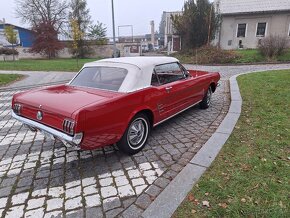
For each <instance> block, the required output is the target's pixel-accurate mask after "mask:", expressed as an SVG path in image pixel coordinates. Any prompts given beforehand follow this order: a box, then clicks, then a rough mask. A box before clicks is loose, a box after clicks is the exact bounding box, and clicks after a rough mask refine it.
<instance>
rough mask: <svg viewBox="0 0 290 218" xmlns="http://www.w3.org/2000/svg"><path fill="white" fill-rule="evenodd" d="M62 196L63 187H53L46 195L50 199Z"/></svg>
mask: <svg viewBox="0 0 290 218" xmlns="http://www.w3.org/2000/svg"><path fill="white" fill-rule="evenodd" d="M63 194H64V189H63V187H54V188H49V190H48V195H49V196H51V197H55V198H58V197H61V196H62V195H63Z"/></svg>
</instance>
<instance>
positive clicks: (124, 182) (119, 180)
mask: <svg viewBox="0 0 290 218" xmlns="http://www.w3.org/2000/svg"><path fill="white" fill-rule="evenodd" d="M115 182H116V185H117V186H123V185H127V184H129V181H128V179H127V177H126V176H119V177H116V178H115Z"/></svg>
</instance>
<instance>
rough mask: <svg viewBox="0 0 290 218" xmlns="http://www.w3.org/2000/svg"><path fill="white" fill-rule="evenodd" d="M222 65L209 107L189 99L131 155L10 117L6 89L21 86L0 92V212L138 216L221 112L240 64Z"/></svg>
mask: <svg viewBox="0 0 290 218" xmlns="http://www.w3.org/2000/svg"><path fill="white" fill-rule="evenodd" d="M187 67H190V68H195V67H196V66H187ZM287 67H288V68H290V65H289V66H284V68H287ZM212 69H213V70H211V69H208V70H210V71H214V69H215V68H212ZM240 70H241V69H240ZM255 70H256V69H255ZM257 70H259V69H257ZM260 70H263V69H260ZM244 71H245V72H246V71H249V70H248V69H245V70H244ZM221 73H222V76H223V79H222V82H221V86H220V87H219V88H218V90H217V92H216V93H215V94H214V95H213V102H212V106H211V107H210V108H209V109H207V110H201V109H199V108H198V107H193V108H191V109H189V110H187V111H185V112H183V113H182V114H180V115H178V116H176V117H175V118H172V119H171V120H169V121H167V122H165V123H163V124H161V125H159V126H157V127H156V128H154V130H153V131H152V134H151V137H150V138H149V140H148V143H147V146H146V147H145V149H144V150H143V151H142V152H140V153H138V154H136V155H134V156H126V155H124V154H122V153H121V152H119V151H118V149H117V148H116V147H114V146H108V147H105V148H103V149H98V150H94V151H82V152H78V151H74V150H71V149H67V148H65V147H64V146H63V145H62V144H61V143H60V142H58V141H51V140H49V139H45V138H44V137H43V136H42V135H41V134H39V133H33V132H31V131H29V130H28V129H27V128H25V127H24V126H23V125H21V124H20V123H19V122H17V121H16V120H14V119H12V118H11V115H10V104H11V97H12V95H13V94H15V93H16V92H18V91H20V90H17V91H2V92H0V99H1V101H0V129H1V130H0V160H1V161H0V215H2V217H13V218H14V217H53V216H59V217H104V216H105V217H115V216H117V215H118V216H123V217H137V216H138V215H140V214H141V213H142V212H143V211H144V210H145V209H146V208H147V207H148V206H149V205H150V203H151V202H152V201H153V200H154V199H155V198H156V196H158V194H159V193H160V192H161V191H162V190H163V189H164V188H165V187H166V186H167V185H168V184H169V183H170V181H171V180H172V179H173V178H174V177H175V176H176V175H177V174H178V173H179V172H180V170H181V169H182V168H183V167H184V166H185V165H186V164H187V163H188V162H189V161H190V160H191V159H192V157H193V156H194V155H195V154H196V152H197V151H198V150H199V149H200V147H201V146H202V145H203V144H204V143H205V142H206V141H207V140H208V139H209V137H210V136H211V135H212V133H213V132H214V131H215V130H216V128H217V127H218V126H219V124H220V123H221V121H222V120H223V118H224V116H225V115H226V113H227V111H228V107H229V103H230V100H229V87H228V80H227V79H228V75H233V74H236V73H239V72H238V70H235V69H233V70H232V71H230V73H228V68H227V69H226V70H225V71H221Z"/></svg>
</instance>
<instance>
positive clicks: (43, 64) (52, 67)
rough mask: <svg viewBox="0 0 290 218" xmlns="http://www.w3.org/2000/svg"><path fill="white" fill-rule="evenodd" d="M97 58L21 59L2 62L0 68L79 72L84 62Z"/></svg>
mask: <svg viewBox="0 0 290 218" xmlns="http://www.w3.org/2000/svg"><path fill="white" fill-rule="evenodd" d="M95 60H97V59H79V63H78V64H77V61H76V59H52V60H41V59H37V60H31V59H29V60H19V61H15V62H14V63H13V61H7V62H2V61H1V62H0V70H22V71H72V72H77V71H79V70H80V68H81V67H82V66H83V64H84V63H87V62H92V61H95Z"/></svg>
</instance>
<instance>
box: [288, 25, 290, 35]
mask: <svg viewBox="0 0 290 218" xmlns="http://www.w3.org/2000/svg"><path fill="white" fill-rule="evenodd" d="M288 36H290V24H289V30H288Z"/></svg>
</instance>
